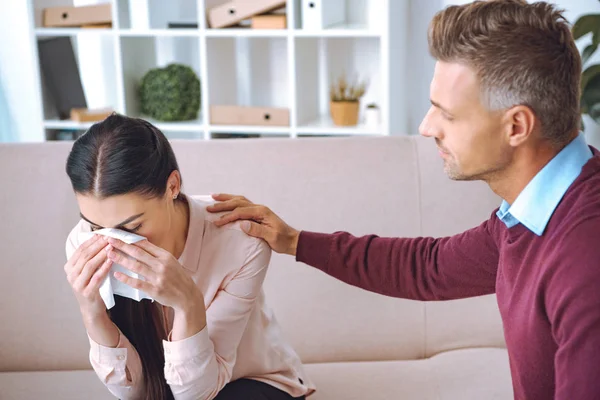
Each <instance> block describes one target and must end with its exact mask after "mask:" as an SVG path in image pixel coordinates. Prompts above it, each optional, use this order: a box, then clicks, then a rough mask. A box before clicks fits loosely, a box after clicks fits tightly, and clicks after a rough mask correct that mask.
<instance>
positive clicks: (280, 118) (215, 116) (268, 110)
mask: <svg viewBox="0 0 600 400" xmlns="http://www.w3.org/2000/svg"><path fill="white" fill-rule="evenodd" d="M210 123H211V124H213V125H263V126H289V125H290V110H289V109H288V108H276V107H247V106H236V105H213V106H210Z"/></svg>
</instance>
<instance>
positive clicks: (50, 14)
mask: <svg viewBox="0 0 600 400" xmlns="http://www.w3.org/2000/svg"><path fill="white" fill-rule="evenodd" d="M111 23H112V14H111V8H110V4H109V3H106V4H98V5H94V6H83V7H51V8H45V9H44V13H43V25H44V26H45V27H61V26H82V25H97V24H111Z"/></svg>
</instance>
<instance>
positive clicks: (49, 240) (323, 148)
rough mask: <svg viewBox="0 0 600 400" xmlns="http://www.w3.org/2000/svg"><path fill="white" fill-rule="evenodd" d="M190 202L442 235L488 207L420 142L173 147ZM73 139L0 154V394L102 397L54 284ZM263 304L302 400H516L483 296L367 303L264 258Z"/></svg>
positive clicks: (294, 266)
mask: <svg viewBox="0 0 600 400" xmlns="http://www.w3.org/2000/svg"><path fill="white" fill-rule="evenodd" d="M173 146H174V148H175V151H176V154H177V156H178V159H179V163H180V167H181V169H182V173H183V179H184V189H185V191H186V192H187V193H190V194H207V193H210V192H233V193H242V194H245V195H246V196H247V197H248V198H250V199H252V200H254V201H257V202H263V203H266V204H268V205H270V206H271V208H272V209H273V210H275V211H276V212H278V213H280V215H282V216H283V217H284V218H285V219H286V220H287V221H288V222H289V223H290V224H291V225H293V226H296V227H298V228H302V229H306V230H314V231H323V232H332V231H336V230H347V231H350V232H352V233H354V234H356V235H361V234H367V233H377V234H379V235H382V236H417V235H435V236H440V235H449V234H453V233H457V232H460V231H462V230H464V229H467V228H469V227H471V226H475V225H476V224H478V223H480V222H481V221H482V220H483V219H485V218H487V217H489V215H490V213H491V212H492V211H493V209H494V208H495V207H496V206H497V205H498V204H499V199H498V198H496V197H495V196H494V195H493V194H492V193H491V192H490V191H489V189H488V188H487V187H486V186H485V185H484V184H482V183H463V182H460V183H459V182H451V181H449V180H448V179H447V178H446V177H445V175H444V173H443V169H442V164H441V160H440V159H439V157H438V156H437V153H436V150H435V145H434V143H433V142H432V141H430V140H426V139H422V138H408V137H394V138H339V139H323V138H320V139H298V140H289V139H283V140H280V139H255V140H221V141H218V140H214V141H209V142H202V141H175V142H174V143H173ZM69 148H70V144H69V143H43V144H12V145H6V144H5V145H0V183H1V185H2V189H1V190H0V221H2V223H1V224H0V246H1V252H0V254H1V255H2V261H1V264H0V285H1V287H2V290H0V307H1V309H0V310H1V313H0V317H1V322H0V399H2V400H16V399H19V400H29V399H86V400H96V399H110V398H111V396H110V395H109V394H108V392H107V391H106V390H104V387H103V386H102V385H101V384H100V383H99V381H98V380H97V379H96V376H95V375H94V373H93V371H91V370H90V365H89V362H88V358H87V357H88V344H87V341H86V335H85V332H84V330H83V328H82V324H81V321H80V317H79V314H78V307H77V305H76V303H75V299H74V297H73V296H72V293H71V291H70V288H69V286H68V284H67V282H66V279H65V278H64V275H63V270H62V268H63V265H64V262H65V255H64V241H65V237H66V235H67V233H68V232H69V230H70V229H71V227H72V226H73V225H74V224H75V223H76V221H77V219H78V208H77V205H76V202H75V199H74V196H73V194H72V191H71V188H70V185H69V182H68V179H67V176H66V175H65V172H64V163H65V159H66V156H67V153H68V151H69ZM265 290H266V293H267V299H268V301H269V303H270V304H271V306H272V307H273V308H274V310H275V313H276V315H277V317H278V319H279V322H280V324H281V325H282V327H283V329H284V331H285V334H286V335H287V337H288V338H289V340H290V341H291V342H292V344H293V345H294V346H295V348H296V349H297V351H298V353H299V354H300V355H301V357H302V359H303V360H304V362H305V363H306V364H307V370H308V372H309V373H310V375H311V377H312V379H313V380H314V381H315V383H316V384H317V386H318V392H317V393H316V394H315V395H314V396H313V397H312V399H314V400H322V399H340V400H350V399H352V400H358V399H361V400H362V399H370V400H380V399H381V400H383V399H386V400H387V399H427V400H428V399H444V400H451V399H452V400H454V399H456V400H459V399H460V400H469V399H472V400H482V399H486V400H489V399H498V400H505V399H510V398H512V387H511V381H510V373H509V365H508V357H507V352H506V349H505V344H504V339H503V334H502V326H501V322H500V317H499V313H498V309H497V306H496V302H495V297H493V296H487V297H481V298H473V299H468V300H459V301H450V302H443V303H437V302H431V303H424V302H416V301H407V300H400V299H393V298H388V297H384V296H380V295H375V294H372V293H369V292H366V291H363V290H360V289H357V288H354V287H350V286H347V285H345V284H342V283H341V282H338V281H336V280H334V279H332V278H330V277H328V276H326V275H325V274H322V273H321V272H319V271H317V270H314V269H312V268H309V267H307V266H305V265H302V264H298V263H295V261H294V260H293V259H292V258H291V257H286V256H279V255H276V256H274V257H273V260H272V265H271V268H270V271H269V274H268V278H267V282H266V287H265Z"/></svg>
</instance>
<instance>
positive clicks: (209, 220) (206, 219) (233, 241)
mask: <svg viewBox="0 0 600 400" xmlns="http://www.w3.org/2000/svg"><path fill="white" fill-rule="evenodd" d="M189 197H191V200H192V201H193V202H194V204H193V207H198V209H199V210H198V211H199V212H201V214H202V219H203V223H204V225H205V229H204V233H205V234H206V235H209V236H210V238H211V239H212V240H217V241H226V242H227V243H228V244H229V245H234V246H236V247H237V248H245V249H247V252H248V253H254V254H256V253H270V252H271V248H270V247H269V245H268V244H267V243H266V242H265V241H264V240H262V239H258V238H255V237H252V236H250V235H248V234H247V233H246V232H244V230H243V229H242V221H235V222H232V223H229V224H227V225H225V226H222V227H217V226H216V225H215V221H217V220H218V219H219V218H221V216H222V215H224V214H226V212H221V213H211V212H209V211H207V210H206V208H207V207H208V206H210V205H212V204H214V203H216V201H215V200H214V199H213V198H212V197H211V196H189Z"/></svg>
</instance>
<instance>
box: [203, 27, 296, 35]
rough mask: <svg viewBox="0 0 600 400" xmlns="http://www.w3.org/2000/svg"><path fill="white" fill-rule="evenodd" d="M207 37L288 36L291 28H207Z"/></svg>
mask: <svg viewBox="0 0 600 400" xmlns="http://www.w3.org/2000/svg"><path fill="white" fill-rule="evenodd" d="M205 32H206V36H207V37H286V36H288V35H289V34H290V32H291V31H290V30H289V29H250V28H223V29H206V30H205Z"/></svg>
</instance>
